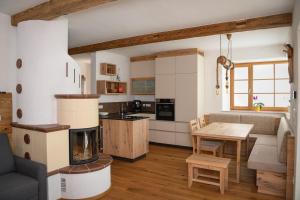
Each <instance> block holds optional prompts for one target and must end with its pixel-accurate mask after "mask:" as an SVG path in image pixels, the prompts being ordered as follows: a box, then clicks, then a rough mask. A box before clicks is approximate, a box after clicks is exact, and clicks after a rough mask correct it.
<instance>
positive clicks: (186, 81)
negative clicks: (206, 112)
mask: <svg viewBox="0 0 300 200" xmlns="http://www.w3.org/2000/svg"><path fill="white" fill-rule="evenodd" d="M197 88H198V83H197V74H195V73H194V74H176V98H175V121H179V122H189V121H190V120H192V119H195V118H197V117H198V116H197V103H198V102H197V100H198V95H197V94H198V93H197Z"/></svg>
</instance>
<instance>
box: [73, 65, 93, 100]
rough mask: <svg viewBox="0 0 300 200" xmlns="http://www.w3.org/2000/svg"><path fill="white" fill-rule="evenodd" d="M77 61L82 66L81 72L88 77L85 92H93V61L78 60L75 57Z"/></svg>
mask: <svg viewBox="0 0 300 200" xmlns="http://www.w3.org/2000/svg"><path fill="white" fill-rule="evenodd" d="M75 61H76V62H77V63H78V65H79V67H80V71H81V74H82V75H84V77H85V78H86V82H85V88H84V93H85V94H91V93H92V89H91V73H92V72H91V63H88V62H81V61H77V60H76V59H75Z"/></svg>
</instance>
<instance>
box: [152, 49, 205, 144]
mask: <svg viewBox="0 0 300 200" xmlns="http://www.w3.org/2000/svg"><path fill="white" fill-rule="evenodd" d="M155 88H156V91H155V98H156V99H164V98H165V99H175V122H161V121H157V122H156V123H155V122H154V123H153V125H152V126H151V124H150V141H152V142H158V143H165V144H174V145H180V146H191V135H190V131H189V121H190V120H192V119H195V118H197V117H200V116H201V115H203V114H204V107H203V105H204V57H203V56H202V55H200V54H198V53H194V54H191V55H179V56H170V57H158V58H156V59H155ZM154 124H155V125H154ZM161 124H167V125H168V127H173V128H168V129H166V128H161V127H162V126H160V125H161Z"/></svg>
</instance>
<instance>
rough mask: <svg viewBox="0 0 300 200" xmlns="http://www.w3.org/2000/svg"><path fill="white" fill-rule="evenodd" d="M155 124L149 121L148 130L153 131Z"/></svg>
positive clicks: (153, 121)
mask: <svg viewBox="0 0 300 200" xmlns="http://www.w3.org/2000/svg"><path fill="white" fill-rule="evenodd" d="M155 124H156V121H155V120H149V129H155V127H156V126H155Z"/></svg>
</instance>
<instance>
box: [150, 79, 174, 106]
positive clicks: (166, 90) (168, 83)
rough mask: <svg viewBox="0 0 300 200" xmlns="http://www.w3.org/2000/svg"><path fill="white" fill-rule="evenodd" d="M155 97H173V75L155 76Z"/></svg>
mask: <svg viewBox="0 0 300 200" xmlns="http://www.w3.org/2000/svg"><path fill="white" fill-rule="evenodd" d="M155 98H157V99H174V98H175V75H171V74H164V75H156V76H155ZM175 103H176V102H175Z"/></svg>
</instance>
